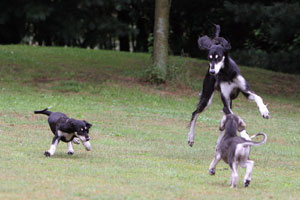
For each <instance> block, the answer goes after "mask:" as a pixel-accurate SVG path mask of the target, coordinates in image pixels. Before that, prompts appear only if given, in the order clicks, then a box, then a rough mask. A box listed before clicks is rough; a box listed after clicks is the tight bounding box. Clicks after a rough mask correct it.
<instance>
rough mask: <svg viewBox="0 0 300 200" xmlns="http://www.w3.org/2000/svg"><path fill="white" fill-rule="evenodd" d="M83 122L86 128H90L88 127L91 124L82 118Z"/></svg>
mask: <svg viewBox="0 0 300 200" xmlns="http://www.w3.org/2000/svg"><path fill="white" fill-rule="evenodd" d="M83 122H84V123H85V125H86V127H87V129H90V128H91V127H92V126H93V124H90V123H88V122H87V121H85V120H83Z"/></svg>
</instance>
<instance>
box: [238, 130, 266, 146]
mask: <svg viewBox="0 0 300 200" xmlns="http://www.w3.org/2000/svg"><path fill="white" fill-rule="evenodd" d="M259 135H262V136H264V139H263V140H262V141H260V142H253V141H248V140H247V142H244V143H243V146H244V147H245V146H260V145H262V144H264V143H266V141H267V139H268V137H267V135H266V134H264V133H257V134H255V135H253V136H251V138H255V137H257V136H259Z"/></svg>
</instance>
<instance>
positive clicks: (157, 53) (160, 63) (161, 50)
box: [153, 0, 170, 82]
mask: <svg viewBox="0 0 300 200" xmlns="http://www.w3.org/2000/svg"><path fill="white" fill-rule="evenodd" d="M169 1H170V0H155V20H154V52H153V63H154V67H155V68H156V69H157V73H158V74H157V76H159V77H157V78H159V79H162V80H161V81H163V82H164V81H165V79H166V75H167V59H168V35H169V8H170V7H169Z"/></svg>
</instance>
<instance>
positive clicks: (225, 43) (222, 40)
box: [214, 37, 231, 50]
mask: <svg viewBox="0 0 300 200" xmlns="http://www.w3.org/2000/svg"><path fill="white" fill-rule="evenodd" d="M214 42H215V44H220V45H221V46H222V47H223V48H224V49H226V50H230V49H231V45H230V43H229V42H228V41H227V40H225V38H222V37H217V38H215V39H214Z"/></svg>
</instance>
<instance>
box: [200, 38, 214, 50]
mask: <svg viewBox="0 0 300 200" xmlns="http://www.w3.org/2000/svg"><path fill="white" fill-rule="evenodd" d="M212 44H213V42H212V40H211V39H210V38H209V37H208V36H207V35H205V36H203V37H200V38H199V39H198V45H199V48H200V49H206V50H208V49H210V47H211V45H212Z"/></svg>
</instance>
